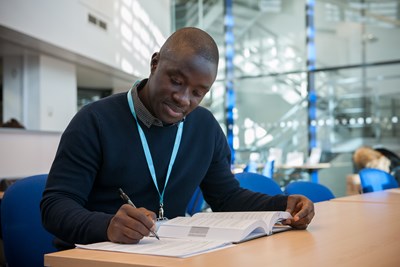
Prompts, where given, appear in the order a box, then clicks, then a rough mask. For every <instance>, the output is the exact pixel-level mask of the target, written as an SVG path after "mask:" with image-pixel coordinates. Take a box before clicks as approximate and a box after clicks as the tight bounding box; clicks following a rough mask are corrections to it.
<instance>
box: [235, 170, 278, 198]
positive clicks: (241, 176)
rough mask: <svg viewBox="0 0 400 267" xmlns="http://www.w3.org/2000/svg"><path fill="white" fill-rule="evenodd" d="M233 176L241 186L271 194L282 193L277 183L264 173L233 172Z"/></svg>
mask: <svg viewBox="0 0 400 267" xmlns="http://www.w3.org/2000/svg"><path fill="white" fill-rule="evenodd" d="M235 176H236V179H237V180H238V181H239V183H240V186H241V187H243V188H246V189H249V190H251V191H254V192H259V193H264V194H268V195H271V196H274V195H278V194H283V192H282V190H281V188H280V187H279V184H278V183H277V182H275V181H274V180H273V179H271V178H269V177H266V176H264V175H261V174H258V173H253V172H241V173H237V174H235Z"/></svg>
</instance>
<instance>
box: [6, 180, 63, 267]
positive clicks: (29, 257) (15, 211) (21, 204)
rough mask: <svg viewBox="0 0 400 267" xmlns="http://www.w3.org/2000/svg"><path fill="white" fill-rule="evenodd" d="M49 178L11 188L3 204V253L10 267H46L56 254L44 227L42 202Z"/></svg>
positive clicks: (24, 182) (16, 184)
mask: <svg viewBox="0 0 400 267" xmlns="http://www.w3.org/2000/svg"><path fill="white" fill-rule="evenodd" d="M46 178H47V175H37V176H31V177H28V178H25V179H21V180H19V181H17V182H15V183H14V184H13V185H11V186H10V187H9V188H8V189H7V190H6V192H5V194H4V197H3V199H2V201H1V223H2V232H3V242H4V254H5V258H6V261H7V264H8V265H7V266H9V267H24V266H26V267H36V266H44V262H43V261H44V254H46V253H50V252H54V251H56V249H55V248H54V247H53V245H52V242H53V239H54V237H53V236H52V235H51V234H50V233H48V232H47V231H46V230H45V229H44V228H43V226H42V221H41V218H40V209H39V203H40V199H41V197H42V192H43V190H44V187H45V183H46Z"/></svg>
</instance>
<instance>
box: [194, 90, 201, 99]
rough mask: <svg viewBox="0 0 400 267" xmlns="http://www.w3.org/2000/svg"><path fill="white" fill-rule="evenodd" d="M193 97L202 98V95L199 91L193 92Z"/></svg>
mask: <svg viewBox="0 0 400 267" xmlns="http://www.w3.org/2000/svg"><path fill="white" fill-rule="evenodd" d="M193 95H194V96H195V97H203V93H202V92H200V91H198V90H194V91H193Z"/></svg>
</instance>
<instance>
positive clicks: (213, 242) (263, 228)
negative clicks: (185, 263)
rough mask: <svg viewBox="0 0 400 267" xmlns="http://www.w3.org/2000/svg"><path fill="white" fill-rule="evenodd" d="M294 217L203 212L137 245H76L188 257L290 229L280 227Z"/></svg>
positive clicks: (165, 226)
mask: <svg viewBox="0 0 400 267" xmlns="http://www.w3.org/2000/svg"><path fill="white" fill-rule="evenodd" d="M288 218H292V216H291V215H290V214H289V213H288V212H281V211H276V212H272V211H265V212H264V211H254V212H202V213H196V214H195V215H193V216H192V217H176V218H174V219H172V220H168V221H166V222H165V223H163V224H161V225H160V226H159V228H158V231H157V234H158V236H159V237H160V240H157V239H156V238H154V237H145V238H144V239H143V240H141V241H140V242H139V243H138V244H135V245H126V244H115V243H111V242H101V243H95V244H89V245H77V247H80V248H85V249H96V250H108V251H119V252H129V253H139V254H149V255H162V256H171V257H188V256H192V255H196V254H199V253H205V252H209V251H213V250H216V249H221V248H225V247H229V246H232V245H233V244H236V243H240V242H243V241H247V240H250V239H254V238H257V237H261V236H266V235H271V234H272V233H274V232H277V231H282V230H287V229H290V227H288V226H282V225H280V226H278V225H277V223H279V222H280V221H282V220H285V219H288Z"/></svg>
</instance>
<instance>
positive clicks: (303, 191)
mask: <svg viewBox="0 0 400 267" xmlns="http://www.w3.org/2000/svg"><path fill="white" fill-rule="evenodd" d="M284 191H285V194H288V195H293V194H300V195H304V196H306V197H308V198H309V199H310V200H311V201H312V202H314V203H315V202H321V201H326V200H330V199H332V198H335V195H334V194H333V193H332V191H331V190H330V189H329V188H328V187H326V186H324V185H322V184H318V183H314V182H307V181H294V182H291V183H289V184H288V185H287V186H286V188H285V190H284Z"/></svg>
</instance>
